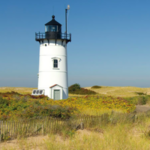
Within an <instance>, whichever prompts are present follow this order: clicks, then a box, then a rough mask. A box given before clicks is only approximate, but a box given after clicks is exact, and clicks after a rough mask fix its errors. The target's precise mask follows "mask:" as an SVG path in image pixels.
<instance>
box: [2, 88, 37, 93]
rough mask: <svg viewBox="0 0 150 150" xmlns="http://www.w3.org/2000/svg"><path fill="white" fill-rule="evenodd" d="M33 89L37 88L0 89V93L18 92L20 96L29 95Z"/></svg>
mask: <svg viewBox="0 0 150 150" xmlns="http://www.w3.org/2000/svg"><path fill="white" fill-rule="evenodd" d="M33 89H37V88H26V87H0V92H2V93H6V92H11V91H14V92H18V93H20V94H31V93H32V90H33Z"/></svg>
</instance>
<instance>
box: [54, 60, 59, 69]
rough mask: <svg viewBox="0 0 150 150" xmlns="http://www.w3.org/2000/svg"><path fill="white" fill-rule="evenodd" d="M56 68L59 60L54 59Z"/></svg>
mask: <svg viewBox="0 0 150 150" xmlns="http://www.w3.org/2000/svg"><path fill="white" fill-rule="evenodd" d="M54 68H58V60H57V59H54Z"/></svg>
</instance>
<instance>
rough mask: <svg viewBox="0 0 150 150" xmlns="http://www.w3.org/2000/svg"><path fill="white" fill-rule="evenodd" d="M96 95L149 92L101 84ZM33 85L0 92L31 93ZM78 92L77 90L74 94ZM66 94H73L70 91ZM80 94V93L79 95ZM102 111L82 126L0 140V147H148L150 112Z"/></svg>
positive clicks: (2, 149) (144, 149)
mask: <svg viewBox="0 0 150 150" xmlns="http://www.w3.org/2000/svg"><path fill="white" fill-rule="evenodd" d="M86 88H87V89H90V90H94V91H95V92H97V93H98V94H97V95H99V94H100V95H101V94H102V95H106V96H115V97H118V96H119V97H133V96H137V97H139V93H144V94H147V95H150V88H137V87H101V88H97V89H93V88H91V87H86ZM32 90H33V88H0V92H10V91H15V92H18V93H21V94H31V92H32ZM77 95H78V94H77ZM69 96H75V95H73V94H69ZM78 96H80V95H78ZM107 111H108V110H106V111H104V112H105V115H104V122H99V121H94V120H92V121H91V120H87V124H88V125H86V126H85V129H84V130H77V131H74V130H66V129H64V130H62V131H61V132H60V131H59V132H57V133H55V134H54V133H53V134H52V133H47V135H45V136H34V137H28V138H25V137H24V138H19V137H18V138H17V139H16V140H10V141H6V142H2V143H0V150H64V149H65V150H70V149H71V150H83V149H86V150H149V149H150V142H149V141H150V112H149V111H148V112H146V113H139V114H135V113H134V112H132V113H131V114H130V113H128V114H126V113H121V112H115V113H112V114H113V115H111V113H110V112H109V113H108V115H106V113H107Z"/></svg>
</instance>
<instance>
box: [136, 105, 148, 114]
mask: <svg viewBox="0 0 150 150" xmlns="http://www.w3.org/2000/svg"><path fill="white" fill-rule="evenodd" d="M135 110H136V112H137V113H139V112H146V111H149V110H150V106H148V105H136V109H135Z"/></svg>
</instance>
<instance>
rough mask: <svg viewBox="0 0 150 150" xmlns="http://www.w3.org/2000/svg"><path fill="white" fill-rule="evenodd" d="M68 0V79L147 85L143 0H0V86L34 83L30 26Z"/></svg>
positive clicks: (148, 14)
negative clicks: (69, 36) (70, 39)
mask: <svg viewBox="0 0 150 150" xmlns="http://www.w3.org/2000/svg"><path fill="white" fill-rule="evenodd" d="M68 4H70V8H71V9H70V11H69V13H68V32H69V33H71V34H72V42H71V43H69V44H68V76H69V85H71V84H74V83H79V84H80V85H81V86H82V87H85V86H93V85H103V86H137V87H150V1H149V0H143V1H142V0H88V1H87V0H63V1H62V0H57V1H51V0H44V1H41V0H32V1H31V0H26V1H25V0H13V1H12V0H7V1H0V87H6V86H10V87H37V73H38V66H39V43H38V42H36V41H35V32H39V31H40V32H44V30H45V28H44V24H45V23H47V22H48V21H50V20H51V16H52V15H53V13H54V15H55V19H56V20H57V21H58V22H60V23H61V24H62V29H63V32H64V31H65V8H66V7H67V5H68Z"/></svg>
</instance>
